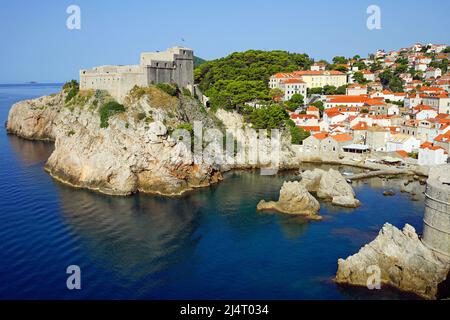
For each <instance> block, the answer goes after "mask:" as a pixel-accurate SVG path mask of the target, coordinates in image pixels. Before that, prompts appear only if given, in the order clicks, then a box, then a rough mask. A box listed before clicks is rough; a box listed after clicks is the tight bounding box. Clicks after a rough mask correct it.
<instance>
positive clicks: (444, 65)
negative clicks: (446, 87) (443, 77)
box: [430, 59, 448, 73]
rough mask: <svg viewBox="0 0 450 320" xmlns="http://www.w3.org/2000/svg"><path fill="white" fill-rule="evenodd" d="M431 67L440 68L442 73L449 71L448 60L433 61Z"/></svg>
mask: <svg viewBox="0 0 450 320" xmlns="http://www.w3.org/2000/svg"><path fill="white" fill-rule="evenodd" d="M430 67H432V68H439V69H441V70H442V73H446V72H447V71H448V59H442V60H441V61H432V62H431V63H430Z"/></svg>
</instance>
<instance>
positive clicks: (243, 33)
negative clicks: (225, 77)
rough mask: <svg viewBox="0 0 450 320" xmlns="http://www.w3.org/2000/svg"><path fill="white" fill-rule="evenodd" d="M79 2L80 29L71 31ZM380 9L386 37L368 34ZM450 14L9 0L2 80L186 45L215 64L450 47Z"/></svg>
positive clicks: (58, 74)
mask: <svg viewBox="0 0 450 320" xmlns="http://www.w3.org/2000/svg"><path fill="white" fill-rule="evenodd" d="M71 4H76V5H78V6H80V8H81V30H72V31H71V30H68V29H67V28H66V19H67V17H68V14H67V13H66V8H67V7H68V6H69V5H71ZM371 4H376V5H378V6H379V7H380V8H381V13H382V16H381V19H382V29H381V30H372V31H370V30H368V29H367V28H366V20H367V17H368V15H367V14H366V9H367V7H368V6H369V5H371ZM449 13H450V1H448V0H428V1H420V2H419V1H415V0H409V1H407V0H395V1H392V0H390V1H387V0H386V1H384V0H371V1H366V0H341V1H333V0H314V1H313V0H309V1H304V0H277V1H273V0H271V1H269V0H222V1H217V0H190V1H189V0H166V1H158V0H147V1H144V0H128V1H122V0H114V1H106V0H71V1H65V0H53V1H52V0H39V1H31V0H0V41H1V43H2V44H1V47H0V83H19V82H26V81H39V82H55V81H56V82H63V81H66V80H69V79H72V78H77V77H78V70H79V69H80V68H87V67H92V66H96V65H103V64H136V63H138V59H139V53H140V52H141V51H154V50H164V49H166V48H168V47H171V46H174V45H180V44H184V45H186V46H189V47H191V48H193V49H194V51H195V54H196V55H197V56H200V57H203V58H206V59H214V58H218V57H222V56H226V55H228V54H230V53H232V52H235V51H242V50H247V49H263V50H272V49H282V50H287V51H291V52H301V53H303V52H306V53H308V54H309V55H310V56H311V57H313V58H315V59H317V60H318V59H321V58H325V59H330V58H331V57H333V56H336V55H345V56H353V55H355V54H360V55H363V56H366V55H367V54H368V53H369V52H374V51H376V50H377V49H380V48H384V49H388V50H389V49H398V48H400V47H404V46H409V45H411V44H413V43H416V42H423V43H428V42H433V43H446V44H450V19H449V16H448V15H449ZM182 38H184V39H185V41H186V42H185V43H183V42H182V41H181V39H182Z"/></svg>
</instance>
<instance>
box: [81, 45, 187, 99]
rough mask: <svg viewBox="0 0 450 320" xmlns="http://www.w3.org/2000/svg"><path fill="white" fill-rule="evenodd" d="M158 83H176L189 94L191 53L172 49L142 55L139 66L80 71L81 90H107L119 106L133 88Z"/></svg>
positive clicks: (106, 67) (178, 48) (180, 48)
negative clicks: (187, 90)
mask: <svg viewBox="0 0 450 320" xmlns="http://www.w3.org/2000/svg"><path fill="white" fill-rule="evenodd" d="M158 83H176V84H177V85H178V86H179V87H180V88H188V89H189V90H191V92H192V91H193V85H194V51H193V50H191V49H188V48H184V47H173V48H170V49H167V50H166V51H163V52H144V53H141V57H140V64H139V65H129V66H100V67H95V68H93V69H86V70H81V71H80V89H81V90H89V89H94V90H106V91H108V92H109V93H110V94H111V96H112V97H113V98H114V99H116V100H117V101H118V102H119V103H123V101H124V99H125V97H126V95H127V94H128V92H129V91H130V90H131V89H132V88H133V87H134V86H139V87H148V86H150V85H152V84H158Z"/></svg>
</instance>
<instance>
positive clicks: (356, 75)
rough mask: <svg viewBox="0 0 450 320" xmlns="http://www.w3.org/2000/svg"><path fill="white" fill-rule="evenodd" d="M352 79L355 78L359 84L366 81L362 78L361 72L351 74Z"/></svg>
mask: <svg viewBox="0 0 450 320" xmlns="http://www.w3.org/2000/svg"><path fill="white" fill-rule="evenodd" d="M353 80H355V81H356V82H357V83H359V84H366V83H367V80H366V78H364V75H363V74H362V72H355V73H354V74H353Z"/></svg>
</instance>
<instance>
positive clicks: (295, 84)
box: [278, 78, 307, 101]
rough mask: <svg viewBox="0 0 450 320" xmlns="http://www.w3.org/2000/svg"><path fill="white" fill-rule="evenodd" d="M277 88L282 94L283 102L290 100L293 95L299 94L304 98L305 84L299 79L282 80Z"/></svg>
mask: <svg viewBox="0 0 450 320" xmlns="http://www.w3.org/2000/svg"><path fill="white" fill-rule="evenodd" d="M278 88H279V89H281V90H282V91H283V92H284V101H289V100H291V98H292V96H293V95H294V94H301V95H302V96H303V97H304V98H306V93H307V91H306V90H307V88H306V83H305V82H304V81H303V80H302V79H300V78H292V79H286V80H283V81H281V82H280V84H279V86H278Z"/></svg>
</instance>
